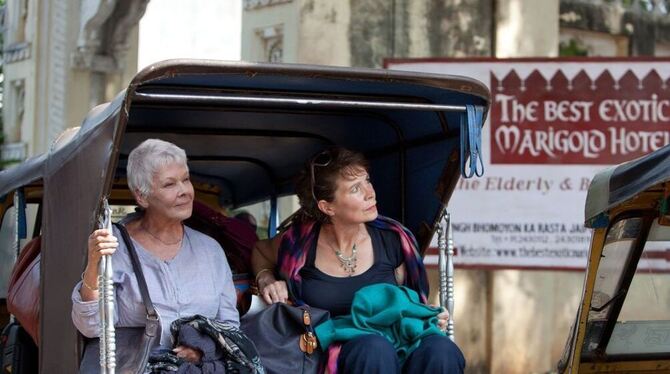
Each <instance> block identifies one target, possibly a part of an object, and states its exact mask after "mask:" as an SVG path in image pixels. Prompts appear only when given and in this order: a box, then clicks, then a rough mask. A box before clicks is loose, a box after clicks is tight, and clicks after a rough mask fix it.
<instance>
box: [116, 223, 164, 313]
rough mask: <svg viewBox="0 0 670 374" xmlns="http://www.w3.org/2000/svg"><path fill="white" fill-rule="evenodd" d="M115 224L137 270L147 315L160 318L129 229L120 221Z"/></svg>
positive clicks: (138, 282) (134, 269)
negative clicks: (152, 300)
mask: <svg viewBox="0 0 670 374" xmlns="http://www.w3.org/2000/svg"><path fill="white" fill-rule="evenodd" d="M114 226H116V228H117V229H119V231H120V232H121V236H122V237H123V242H124V243H125V244H126V248H128V253H129V254H130V262H132V263H133V271H134V272H135V277H137V284H138V286H139V287H140V295H142V301H143V302H144V307H145V308H146V310H147V316H148V317H151V318H154V319H155V318H158V314H157V313H156V309H155V308H154V304H153V303H152V302H151V297H150V296H149V290H148V289H147V282H146V280H145V279H144V273H143V272H142V266H140V259H139V257H137V251H136V250H135V246H134V245H133V241H132V240H130V235H128V230H126V227H125V226H123V225H121V224H118V223H114Z"/></svg>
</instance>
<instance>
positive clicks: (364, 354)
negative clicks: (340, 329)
mask: <svg viewBox="0 0 670 374" xmlns="http://www.w3.org/2000/svg"><path fill="white" fill-rule="evenodd" d="M337 367H338V372H341V373H361V372H365V373H375V372H377V373H393V372H397V370H398V359H397V356H396V352H395V348H394V347H393V344H391V342H390V341H389V340H388V339H386V338H385V337H383V336H380V335H375V334H369V335H363V336H360V337H357V338H355V339H352V340H350V341H348V342H347V343H345V344H344V345H343V346H342V350H341V351H340V356H339V358H338V360H337Z"/></svg>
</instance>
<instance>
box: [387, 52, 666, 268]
mask: <svg viewBox="0 0 670 374" xmlns="http://www.w3.org/2000/svg"><path fill="white" fill-rule="evenodd" d="M386 65H387V67H388V68H389V69H396V70H409V71H420V72H427V73H438V74H449V75H461V76H467V77H471V78H474V79H477V80H479V81H481V82H483V83H484V84H486V85H487V86H488V87H489V89H490V90H491V99H492V103H491V108H490V110H489V113H488V118H487V122H486V124H485V127H484V130H483V131H482V148H483V153H484V165H485V174H484V176H483V177H481V178H476V177H475V178H472V179H463V178H461V180H460V182H459V184H458V186H457V188H456V191H455V192H454V195H453V196H452V198H451V201H450V203H449V211H450V213H451V214H452V221H453V229H454V242H455V245H456V247H457V255H456V257H455V263H456V265H459V266H462V267H479V268H551V269H582V268H584V267H585V265H586V258H587V254H588V248H589V243H590V230H586V229H585V228H584V202H585V198H586V191H587V189H588V186H589V183H590V180H591V178H592V177H593V175H594V174H595V173H596V172H597V171H599V170H601V169H603V168H606V167H608V166H609V165H614V164H618V163H621V162H624V161H627V160H631V159H634V158H637V157H640V156H642V155H644V154H646V153H649V152H651V151H654V150H656V149H659V148H661V147H663V146H665V145H666V144H668V143H670V87H668V86H667V83H668V79H669V78H670V61H669V60H622V59H620V60H616V59H599V60H579V61H576V60H556V59H522V60H496V59H476V60H462V59H459V60H455V59H449V60H435V59H432V60H411V59H410V60H388V61H387V62H386ZM429 257H431V258H427V259H426V262H427V263H429V264H430V263H431V262H434V261H435V258H432V257H434V256H429Z"/></svg>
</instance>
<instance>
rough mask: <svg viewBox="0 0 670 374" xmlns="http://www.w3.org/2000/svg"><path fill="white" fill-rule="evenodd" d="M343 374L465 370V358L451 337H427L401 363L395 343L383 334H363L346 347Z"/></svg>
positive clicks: (341, 362)
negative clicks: (402, 363) (394, 346)
mask: <svg viewBox="0 0 670 374" xmlns="http://www.w3.org/2000/svg"><path fill="white" fill-rule="evenodd" d="M337 367H338V373H339V374H350V373H351V374H358V373H371V374H374V373H379V374H381V373H384V374H393V373H407V374H414V373H431V374H433V373H435V374H439V373H445V374H447V373H448V374H452V373H453V374H456V373H463V371H464V370H465V358H464V357H463V353H462V352H461V350H460V349H459V348H458V346H456V344H454V342H452V341H451V340H450V339H449V338H447V337H446V336H442V335H431V336H427V337H426V338H425V339H423V340H422V341H421V344H420V345H419V347H418V348H417V349H416V350H414V352H412V354H411V355H410V356H409V357H408V358H407V360H406V361H405V363H404V365H401V364H400V362H399V360H398V357H397V355H396V353H395V350H394V348H393V345H392V344H391V342H389V341H388V339H386V338H384V337H383V336H379V335H363V336H360V337H358V338H355V339H353V340H350V341H349V342H347V343H345V344H344V345H343V346H342V350H341V351H340V356H339V358H338V362H337Z"/></svg>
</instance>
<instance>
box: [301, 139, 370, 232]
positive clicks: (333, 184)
mask: <svg viewBox="0 0 670 374" xmlns="http://www.w3.org/2000/svg"><path fill="white" fill-rule="evenodd" d="M360 169H364V170H365V171H366V172H367V171H368V169H369V164H368V161H367V160H366V159H365V156H363V154H361V153H359V152H355V151H352V150H350V149H346V148H342V147H332V148H328V149H326V150H324V151H321V152H319V153H317V154H315V155H313V156H312V157H310V158H309V160H308V161H307V162H306V163H305V166H304V167H303V168H302V170H300V173H299V174H298V177H297V178H296V182H295V192H296V194H297V195H298V200H299V201H300V207H301V211H302V213H303V215H304V216H306V217H304V218H307V219H313V220H316V221H318V222H321V223H327V222H330V217H329V216H328V215H327V214H324V213H323V212H322V211H321V210H320V209H319V207H318V201H320V200H326V201H328V202H332V201H333V200H334V199H335V191H336V190H337V178H338V177H344V178H349V177H352V176H356V175H358V174H359V173H360Z"/></svg>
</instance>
